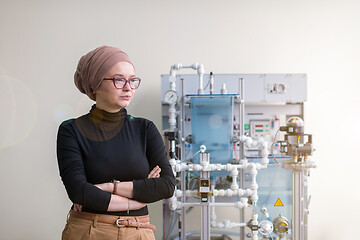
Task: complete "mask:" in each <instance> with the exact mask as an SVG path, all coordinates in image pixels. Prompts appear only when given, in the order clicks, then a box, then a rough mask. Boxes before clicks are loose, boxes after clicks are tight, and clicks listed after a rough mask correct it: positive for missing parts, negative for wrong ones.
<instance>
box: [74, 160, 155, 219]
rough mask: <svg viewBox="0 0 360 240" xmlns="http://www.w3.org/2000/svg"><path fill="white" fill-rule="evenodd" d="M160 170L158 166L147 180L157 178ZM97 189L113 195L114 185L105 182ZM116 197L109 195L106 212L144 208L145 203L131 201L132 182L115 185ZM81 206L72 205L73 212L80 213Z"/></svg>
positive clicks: (98, 185) (97, 185)
mask: <svg viewBox="0 0 360 240" xmlns="http://www.w3.org/2000/svg"><path fill="white" fill-rule="evenodd" d="M160 172H161V168H160V167H159V166H156V167H154V169H153V170H151V172H150V173H149V174H148V178H159V177H160ZM94 186H96V187H97V188H99V189H101V190H103V191H105V192H109V193H113V192H114V183H112V182H107V183H101V184H95V185H94ZM115 192H116V195H115V194H111V199H110V203H109V206H108V209H107V211H109V212H113V211H126V210H128V209H129V210H137V209H140V208H143V207H145V206H146V204H145V203H142V202H138V201H135V200H131V198H132V197H133V182H132V181H130V182H120V183H118V184H116V191H115ZM81 210H82V205H79V204H76V203H74V211H81Z"/></svg>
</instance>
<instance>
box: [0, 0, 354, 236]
mask: <svg viewBox="0 0 360 240" xmlns="http://www.w3.org/2000/svg"><path fill="white" fill-rule="evenodd" d="M359 10H360V2H359V1H351V0H327V1H323V0H318V1H314V0H304V1H293V0H272V1H269V0H251V1H245V0H227V1H215V0H207V1H205V0H198V1H195V0H194V1H190V0H184V1H169V0H163V1H162V0H157V1H155V0H154V1H146V0H144V1H139V0H133V1H120V0H114V1H112V0H105V1H96V0H87V1H85V0H82V1H64V0H63V1H45V0H44V1H40V0H37V1H36V0H34V1H26V0H23V1H13V0H0V90H1V91H0V92H1V94H0V196H1V198H0V199H1V200H0V203H1V204H0V213H1V214H0V238H1V239H34V240H38V239H59V238H60V237H59V236H60V233H61V230H62V228H63V225H64V222H65V217H66V213H67V211H68V209H69V207H70V202H69V200H68V199H67V196H66V193H65V191H64V188H63V186H62V183H61V181H60V177H59V175H58V169H57V162H56V155H55V139H56V133H57V127H58V125H59V122H60V121H62V120H64V119H67V118H71V117H76V116H79V115H81V114H84V113H86V112H87V111H88V109H89V107H90V105H91V104H92V103H91V101H90V100H87V98H86V97H84V96H83V95H82V94H80V93H79V92H78V91H77V89H76V88H75V86H74V84H73V73H74V70H75V67H76V64H77V61H78V59H79V58H80V57H81V56H82V55H83V54H85V53H86V52H88V51H90V50H92V49H94V48H95V47H98V46H100V45H113V46H117V47H120V48H122V49H123V50H124V51H125V52H127V53H128V54H129V56H130V57H131V59H132V60H133V62H134V64H135V66H136V71H137V74H138V75H139V76H141V77H142V78H143V82H142V86H141V88H140V89H139V90H138V91H137V93H136V97H135V99H134V100H133V102H132V103H131V106H130V107H129V108H128V111H129V112H130V113H131V114H133V115H135V116H143V117H147V118H150V119H152V120H153V121H155V123H156V124H157V126H158V127H160V123H161V117H160V74H164V73H168V72H169V66H170V65H171V64H174V63H177V62H181V63H186V64H187V63H193V62H200V63H203V64H204V66H205V68H206V70H207V71H210V70H211V71H213V72H214V73H307V74H308V102H307V103H306V111H305V114H306V119H305V120H306V131H307V132H308V133H312V134H313V136H314V145H315V147H316V149H317V151H316V152H315V154H314V159H315V160H316V161H317V162H318V164H319V167H318V169H316V170H313V171H312V175H311V181H310V184H311V186H310V190H311V194H312V200H311V204H310V231H309V234H310V237H309V239H311V240H325V239H326V240H332V239H333V240H338V239H350V238H351V237H352V238H353V239H355V236H357V234H356V231H357V229H354V226H356V225H357V218H358V214H356V213H358V209H357V206H356V203H358V202H360V192H359V190H358V189H359V187H358V182H359V180H360V179H359V175H360V174H358V169H359V168H360V161H359V160H360V158H359V155H358V152H357V150H358V149H359V147H358V146H359V140H358V138H359V135H360V130H359V127H358V125H359V123H358V122H359V119H360V110H359V107H358V106H357V104H358V103H359V102H360V94H359V92H358V91H359V84H358V83H357V81H358V78H359V77H358V76H360V68H359V63H360V47H359V46H360V45H359V43H360V33H359V31H360V30H359V29H360V26H359V25H360V24H359V23H360V15H359V14H358V12H359ZM152 218H153V219H154V220H153V221H154V222H155V223H156V224H157V225H158V227H159V228H160V231H158V233H157V234H158V235H157V236H158V238H160V237H159V236H161V206H159V205H155V206H154V207H152Z"/></svg>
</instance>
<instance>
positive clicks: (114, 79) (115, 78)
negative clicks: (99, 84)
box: [103, 77, 141, 90]
mask: <svg viewBox="0 0 360 240" xmlns="http://www.w3.org/2000/svg"><path fill="white" fill-rule="evenodd" d="M119 79H121V80H123V81H125V84H124V86H123V87H122V88H118V87H116V83H115V81H116V80H119ZM134 79H136V80H139V85H138V86H137V88H132V87H131V84H130V81H131V80H134ZM103 80H112V81H113V84H114V87H115V88H116V89H123V88H124V87H125V85H126V84H127V83H128V84H129V87H130V88H131V89H132V90H135V89H138V88H139V87H140V83H141V78H138V77H135V78H131V79H129V80H127V79H125V78H119V77H112V78H103Z"/></svg>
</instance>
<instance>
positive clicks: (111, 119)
mask: <svg viewBox="0 0 360 240" xmlns="http://www.w3.org/2000/svg"><path fill="white" fill-rule="evenodd" d="M126 115H127V111H126V109H125V108H122V109H121V110H120V111H118V112H115V113H110V112H107V111H105V110H102V109H100V108H97V107H96V105H95V104H94V105H93V106H92V108H91V110H90V119H91V121H92V122H94V123H105V124H106V123H118V122H119V121H121V122H122V121H123V120H124V118H125V117H126Z"/></svg>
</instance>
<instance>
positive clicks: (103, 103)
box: [95, 62, 135, 112]
mask: <svg viewBox="0 0 360 240" xmlns="http://www.w3.org/2000/svg"><path fill="white" fill-rule="evenodd" d="M113 77H121V78H125V79H127V80H129V79H131V78H133V77H135V70H134V67H133V65H131V63H128V62H119V63H117V64H115V65H114V66H113V67H112V68H111V69H110V70H109V71H108V72H107V74H105V78H113ZM134 94H135V90H132V89H131V88H130V86H129V84H128V83H126V84H125V86H124V87H123V88H122V89H117V88H115V86H114V83H113V81H111V80H103V81H102V83H101V85H100V87H99V89H98V90H97V91H96V92H95V95H96V106H97V107H98V108H100V109H103V110H105V111H107V112H118V111H119V110H120V109H122V108H124V107H126V106H128V105H129V103H130V101H131V99H132V98H133V96H134Z"/></svg>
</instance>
